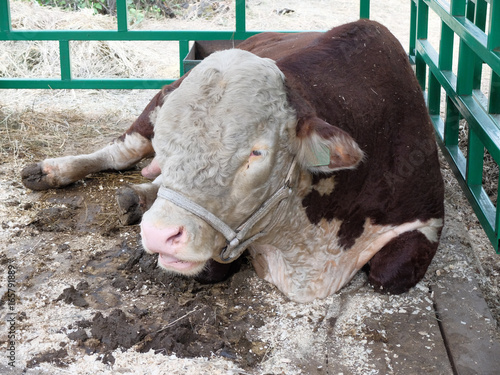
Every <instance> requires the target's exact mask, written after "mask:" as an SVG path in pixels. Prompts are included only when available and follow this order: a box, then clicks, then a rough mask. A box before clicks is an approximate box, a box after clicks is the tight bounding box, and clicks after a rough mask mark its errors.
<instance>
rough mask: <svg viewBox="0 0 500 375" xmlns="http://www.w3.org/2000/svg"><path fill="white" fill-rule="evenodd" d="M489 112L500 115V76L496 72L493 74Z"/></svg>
mask: <svg viewBox="0 0 500 375" xmlns="http://www.w3.org/2000/svg"><path fill="white" fill-rule="evenodd" d="M488 112H489V113H491V114H500V75H498V74H497V73H495V71H492V72H491V82H490V98H489V102H488Z"/></svg>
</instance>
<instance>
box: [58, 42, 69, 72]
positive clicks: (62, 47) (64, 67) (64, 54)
mask: <svg viewBox="0 0 500 375" xmlns="http://www.w3.org/2000/svg"><path fill="white" fill-rule="evenodd" d="M59 53H60V56H59V61H60V64H61V79H62V80H63V81H69V80H71V59H70V56H69V41H68V40H61V41H59Z"/></svg>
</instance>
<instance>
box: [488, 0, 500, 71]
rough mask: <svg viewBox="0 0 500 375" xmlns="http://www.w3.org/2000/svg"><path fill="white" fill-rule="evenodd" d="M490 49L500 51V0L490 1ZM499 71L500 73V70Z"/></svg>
mask: <svg viewBox="0 0 500 375" xmlns="http://www.w3.org/2000/svg"><path fill="white" fill-rule="evenodd" d="M488 49H489V50H490V51H496V52H500V0H491V1H490V25H489V30H488ZM497 73H498V74H500V72H497Z"/></svg>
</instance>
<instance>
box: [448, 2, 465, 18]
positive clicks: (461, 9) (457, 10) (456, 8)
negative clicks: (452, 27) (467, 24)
mask: <svg viewBox="0 0 500 375" xmlns="http://www.w3.org/2000/svg"><path fill="white" fill-rule="evenodd" d="M465 3H466V0H451V4H450V13H451V15H452V16H455V17H462V16H465Z"/></svg>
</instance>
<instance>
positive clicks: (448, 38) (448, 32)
mask: <svg viewBox="0 0 500 375" xmlns="http://www.w3.org/2000/svg"><path fill="white" fill-rule="evenodd" d="M454 36H455V33H454V32H453V30H452V29H451V28H450V27H449V26H448V25H447V24H446V23H445V22H444V21H441V40H440V41H439V69H441V70H451V69H452V66H453V38H454Z"/></svg>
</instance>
